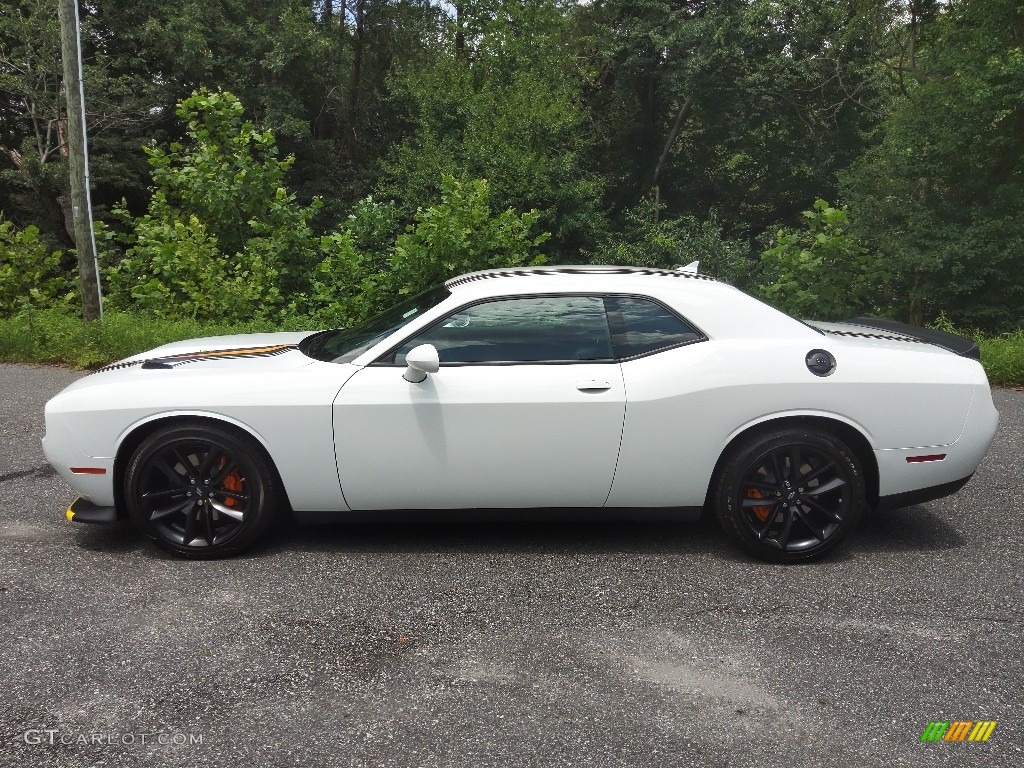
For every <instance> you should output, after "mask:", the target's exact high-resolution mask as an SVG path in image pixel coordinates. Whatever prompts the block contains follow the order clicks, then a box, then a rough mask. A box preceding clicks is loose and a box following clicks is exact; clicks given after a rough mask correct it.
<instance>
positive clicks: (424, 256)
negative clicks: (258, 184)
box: [312, 176, 548, 324]
mask: <svg viewBox="0 0 1024 768" xmlns="http://www.w3.org/2000/svg"><path fill="white" fill-rule="evenodd" d="M538 215H539V214H538V213H537V211H529V212H527V213H523V214H517V213H516V212H515V211H513V210H511V209H509V210H506V211H503V212H502V213H500V214H496V215H495V214H493V213H492V212H491V206H490V186H489V185H488V183H487V182H486V181H484V180H482V179H477V180H474V181H467V182H462V181H459V180H457V179H455V178H454V177H452V176H445V177H444V178H443V179H442V181H441V201H440V202H439V203H437V204H435V205H432V206H430V207H428V208H426V209H420V210H418V211H417V212H416V215H415V219H414V221H413V222H412V223H411V224H409V225H408V226H407V227H406V228H405V231H403V232H400V233H399V234H397V235H395V234H393V229H392V233H391V237H392V240H391V243H390V244H388V232H387V230H388V228H389V227H391V228H394V227H395V226H396V225H397V221H398V220H397V215H396V213H395V208H394V206H392V205H391V204H381V203H377V202H375V201H373V200H372V199H370V198H368V199H367V200H364V201H363V202H362V203H360V204H359V205H358V206H357V207H356V211H355V212H354V213H353V215H352V216H350V217H349V219H348V220H347V221H345V222H343V223H342V225H341V226H340V227H339V228H338V230H337V231H336V232H334V233H332V234H330V235H327V236H325V237H324V238H322V239H321V249H322V250H323V252H324V254H325V256H324V259H323V260H322V261H321V262H320V264H319V266H318V267H317V269H316V272H315V274H314V277H313V293H312V297H313V305H314V306H315V307H317V308H318V309H317V310H316V311H317V313H318V316H320V317H324V318H328V319H331V320H333V321H335V322H339V323H341V324H348V323H351V322H356V321H358V320H361V319H363V318H366V317H368V316H370V315H372V314H375V313H376V312H379V311H381V310H383V309H385V308H386V307H387V306H388V305H390V304H392V303H393V302H395V301H396V300H397V299H399V298H401V297H402V296H406V295H411V294H416V293H419V292H420V291H424V290H426V289H428V288H430V287H431V286H434V285H437V284H438V283H440V282H442V281H444V280H446V279H447V278H449V277H453V276H455V275H458V274H461V273H463V272H472V271H475V270H479V269H490V268H495V267H516V266H522V265H524V264H540V263H543V261H544V259H543V257H541V256H540V255H538V254H537V253H536V251H535V249H536V248H537V246H539V245H540V244H541V243H543V242H544V241H546V240H547V239H548V234H547V233H546V232H545V233H541V234H537V235H534V234H532V230H533V228H534V226H535V224H536V222H537V218H538Z"/></svg>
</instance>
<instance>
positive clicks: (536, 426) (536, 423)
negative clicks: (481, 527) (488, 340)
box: [334, 363, 625, 510]
mask: <svg viewBox="0 0 1024 768" xmlns="http://www.w3.org/2000/svg"><path fill="white" fill-rule="evenodd" d="M402 371H403V368H402V367H398V366H370V367H367V368H364V369H363V370H361V371H360V372H359V373H357V374H356V375H355V376H353V377H352V378H351V379H350V380H349V381H348V382H347V383H346V385H345V386H344V387H343V388H342V390H341V392H340V394H339V395H338V399H337V401H336V402H335V406H334V425H335V429H334V432H335V438H336V440H337V452H338V473H339V475H340V477H341V484H342V487H343V488H344V489H345V498H346V501H347V502H348V504H349V505H350V506H351V507H352V508H353V509H360V510H363V509H437V508H446V507H459V508H472V507H512V508H514V507H547V506H554V507H600V506H602V505H603V504H604V503H605V500H606V499H607V498H608V491H609V489H610V488H611V484H612V478H613V477H614V474H615V462H616V459H617V457H618V449H619V436H620V435H621V434H622V420H623V413H624V411H625V395H624V391H623V387H622V372H621V371H620V369H619V364H618V363H581V364H578V365H575V364H568V365H504V366H487V365H484V366H451V367H444V368H442V370H441V371H439V372H438V373H437V374H433V375H430V376H428V377H427V378H426V380H425V381H423V382H422V383H421V384H410V383H409V382H407V381H406V380H405V379H403V378H402ZM579 386H584V387H590V389H588V390H587V391H581V390H580V389H579V388H578V387H579ZM605 387H606V388H605Z"/></svg>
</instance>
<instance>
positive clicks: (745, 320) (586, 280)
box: [445, 265, 818, 338]
mask: <svg viewBox="0 0 1024 768" xmlns="http://www.w3.org/2000/svg"><path fill="white" fill-rule="evenodd" d="M445 287H446V288H448V290H449V291H451V292H452V295H453V296H457V297H458V298H459V299H461V300H463V301H466V300H470V301H475V300H478V299H487V298H494V297H499V296H515V295H529V294H534V295H539V294H558V293H594V294H625V295H629V294H636V295H642V296H650V297H653V298H655V299H659V300H661V301H664V302H666V303H667V304H669V306H672V307H675V308H676V310H677V311H679V312H680V313H681V314H682V315H683V316H684V317H686V318H687V320H689V321H690V322H691V323H694V324H695V325H696V326H697V327H699V328H701V330H702V331H703V332H704V333H706V334H707V335H709V336H712V337H715V336H718V337H727V336H732V337H736V336H761V337H774V338H779V337H783V336H792V335H794V334H797V335H806V334H818V332H817V331H814V330H812V329H810V328H808V327H807V326H805V325H803V324H802V323H800V322H799V321H798V320H794V319H793V318H791V317H789V316H788V315H785V314H783V313H781V312H779V311H778V310H776V309H774V308H772V307H769V306H768V305H766V304H764V303H762V302H760V301H758V300H757V299H755V298H753V297H751V296H748V295H747V294H745V293H743V291H740V290H739V289H737V288H735V287H733V286H732V285H729V284H728V283H723V282H719V281H718V280H715V278H713V277H711V276H709V275H701V274H698V273H696V272H692V271H689V270H685V271H684V270H682V269H660V268H658V267H625V266H614V265H604V266H591V265H578V266H577V265H561V266H540V267H511V268H506V269H488V270H483V271H480V272H470V273H468V274H465V275H459V276H458V277H453V278H452V279H450V280H448V281H447V282H446V283H445Z"/></svg>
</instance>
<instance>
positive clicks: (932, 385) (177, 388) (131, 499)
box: [43, 267, 998, 561]
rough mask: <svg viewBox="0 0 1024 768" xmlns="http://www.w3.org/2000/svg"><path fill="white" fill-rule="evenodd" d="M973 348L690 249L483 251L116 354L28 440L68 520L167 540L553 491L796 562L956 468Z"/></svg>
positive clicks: (932, 492)
mask: <svg viewBox="0 0 1024 768" xmlns="http://www.w3.org/2000/svg"><path fill="white" fill-rule="evenodd" d="M976 357H977V346H976V345H974V343H973V342H972V341H970V340H969V339H964V338H962V337H959V336H953V335H950V334H942V333H939V332H935V331H927V330H923V329H916V328H911V327H909V326H902V325H899V324H894V323H892V322H890V321H872V320H864V321H860V322H857V323H814V324H808V323H803V322H801V321H799V320H794V319H793V318H791V317H789V316H787V315H785V314H783V313H781V312H778V311H776V310H775V309H772V308H771V307H769V306H767V305H765V304H763V303H761V302H760V301H758V300H756V299H754V298H751V297H750V296H747V295H746V294H744V293H742V292H741V291H739V290H737V289H735V288H732V287H730V286H728V285H725V284H723V283H719V282H716V281H715V280H713V279H710V278H707V277H704V276H702V275H698V274H695V273H694V272H692V271H686V270H677V271H670V270H657V269H637V268H625V267H539V268H530V269H517V270H504V271H503V270H492V271H486V272H477V273H473V274H469V275H464V276H462V277H457V278H455V279H453V280H449V281H448V282H447V283H446V284H445V285H443V286H440V287H438V288H435V289H434V290H431V291H428V292H426V293H424V294H421V295H419V296H416V297H415V298H412V299H410V300H408V301H406V302H405V303H403V304H401V305H399V306H397V307H395V308H394V309H392V310H390V311H389V312H386V313H384V314H382V315H380V316H379V317H377V318H374V319H373V320H370V321H369V322H367V323H366V324H364V325H362V326H360V327H356V328H351V329H347V330H333V331H322V332H319V333H274V334H260V335H246V336H226V337H218V338H207V339H198V340H195V341H185V342H180V343H175V344H168V345H166V346H163V347H160V348H158V349H154V350H152V351H150V352H144V353H142V354H139V355H136V356H134V357H130V358H128V359H126V360H123V361H121V362H119V363H116V364H114V365H110V366H108V367H106V368H103V369H101V370H99V371H96V372H95V373H93V374H91V375H89V376H86V377H85V378H82V379H80V380H79V381H77V382H75V383H74V384H72V385H71V386H70V387H68V388H67V389H65V390H64V391H63V392H61V393H60V394H58V395H57V396H56V397H54V398H53V399H52V400H50V402H49V403H48V404H47V406H46V437H45V438H44V440H43V448H44V451H45V453H46V457H47V459H48V460H49V461H50V463H51V464H52V465H53V466H54V467H55V468H56V469H57V471H58V472H59V473H60V474H61V476H62V477H64V478H65V479H66V480H67V481H68V482H69V483H70V484H71V485H72V486H73V487H74V488H75V490H76V491H78V493H80V494H81V497H80V498H79V499H78V500H77V501H75V502H74V503H73V504H72V506H71V507H70V508H69V509H68V511H67V517H68V518H69V519H73V520H78V521H85V522H109V521H113V520H115V519H118V518H121V517H130V518H131V519H133V520H134V521H135V523H136V524H137V525H138V527H139V528H140V529H141V530H142V531H143V533H145V534H146V535H147V536H148V537H150V538H151V539H153V541H155V542H156V543H157V544H158V545H159V546H161V547H163V548H164V549H166V550H169V551H170V552H173V553H175V554H178V555H182V556H185V557H220V556H225V555H230V554H234V553H237V552H239V551H241V550H243V549H245V548H246V547H248V546H249V545H251V544H252V543H253V542H254V541H255V540H256V539H257V538H259V537H260V535H261V534H263V533H264V532H265V531H266V530H267V527H268V525H269V524H270V523H271V521H272V519H273V518H274V516H275V515H281V514H285V513H287V512H289V511H291V512H293V513H294V515H295V516H296V517H297V518H298V519H299V520H305V521H309V522H313V521H341V520H344V519H346V518H352V517H355V516H357V515H361V516H362V517H363V519H365V516H366V514H367V513H370V514H371V515H373V516H383V515H385V514H386V512H387V511H390V510H431V509H492V510H493V509H499V508H505V509H513V510H528V509H531V508H543V509H555V508H567V507H573V508H584V509H592V510H596V509H598V508H610V509H615V510H623V509H626V508H629V509H635V510H636V514H642V513H647V512H650V511H652V510H662V511H664V512H665V513H666V514H670V515H673V516H676V517H678V518H684V519H692V518H694V517H696V516H697V515H699V514H700V513H701V512H702V511H703V510H714V512H715V513H716V514H717V516H718V518H719V520H720V521H721V523H722V525H723V526H724V528H725V529H726V530H727V531H728V532H729V534H730V535H732V536H733V537H735V539H736V540H737V541H738V542H739V543H740V544H741V545H743V546H744V547H746V548H747V549H748V550H749V551H750V552H752V553H753V554H754V555H757V556H759V557H762V558H766V559H769V560H776V561H797V560H808V559H811V558H814V557H817V556H818V555H821V554H822V553H824V552H825V551H826V550H828V549H830V548H831V547H833V546H835V545H836V544H837V543H839V542H840V541H841V540H842V539H843V538H844V537H845V536H846V535H847V534H848V533H849V532H850V531H851V529H852V528H853V527H854V526H855V525H856V523H857V520H858V518H860V516H861V513H862V511H863V510H864V509H865V508H867V507H875V508H892V507H897V506H905V505H908V504H912V503H918V502H922V501H927V500H930V499H935V498H939V497H942V496H946V495H949V494H951V493H954V492H956V491H957V490H959V489H960V488H961V487H962V486H963V485H964V484H965V483H967V481H968V480H969V479H970V477H971V475H972V474H973V473H974V471H975V469H977V467H978V464H979V463H980V462H981V460H982V458H983V457H984V456H985V453H986V451H987V450H988V447H989V445H990V443H991V441H992V438H993V436H994V435H995V431H996V424H997V422H998V414H997V413H996V410H995V407H994V406H993V404H992V397H991V392H990V389H989V384H988V380H987V379H986V377H985V373H984V371H983V369H982V367H981V365H980V364H979V363H978V361H977V360H976V359H972V358H976ZM627 514H629V513H628V512H627Z"/></svg>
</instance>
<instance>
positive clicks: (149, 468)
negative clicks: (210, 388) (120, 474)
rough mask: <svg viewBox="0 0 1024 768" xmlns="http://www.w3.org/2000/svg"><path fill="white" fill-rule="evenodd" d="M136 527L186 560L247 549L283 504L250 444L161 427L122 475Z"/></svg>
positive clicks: (194, 428)
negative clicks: (123, 475)
mask: <svg viewBox="0 0 1024 768" xmlns="http://www.w3.org/2000/svg"><path fill="white" fill-rule="evenodd" d="M124 498H125V501H126V504H127V507H128V513H129V515H130V516H131V518H132V520H133V521H134V523H135V525H136V526H137V527H138V528H139V530H141V531H142V533H143V534H145V535H146V536H147V537H149V538H150V539H152V540H153V542H154V543H155V544H156V545H157V546H158V547H160V548H161V549H163V550H166V551H167V552H170V553H172V554H175V555H178V556H179V557H185V558H189V559H200V560H205V559H214V558H220V557H230V556H232V555H236V554H238V553H239V552H242V551H243V550H245V549H247V548H248V547H250V546H252V544H253V543H254V542H255V541H256V540H257V539H259V537H260V536H261V535H262V534H263V533H264V532H265V531H266V530H267V528H268V526H269V525H270V523H271V522H272V520H273V518H274V513H275V512H276V511H277V510H278V509H280V508H281V507H282V504H281V501H282V492H281V487H280V482H279V481H278V479H277V472H276V471H275V470H274V467H273V465H272V464H271V461H270V458H269V457H268V456H267V454H266V451H264V450H263V447H262V446H261V445H259V444H258V443H257V442H256V441H255V440H253V439H252V438H250V437H248V436H247V435H244V434H241V433H238V432H236V431H234V430H230V429H226V428H222V427H217V426H211V425H206V424H180V425H176V426H171V427H165V428H163V429H159V430H157V431H156V432H154V433H153V434H152V435H150V436H149V437H147V438H146V439H145V440H143V441H142V444H141V445H139V447H138V448H137V449H136V450H135V453H134V454H132V457H131V460H130V462H129V463H128V469H127V471H126V472H125V477H124Z"/></svg>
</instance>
